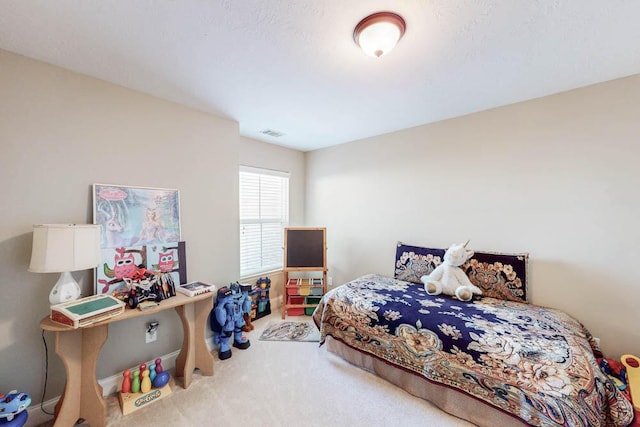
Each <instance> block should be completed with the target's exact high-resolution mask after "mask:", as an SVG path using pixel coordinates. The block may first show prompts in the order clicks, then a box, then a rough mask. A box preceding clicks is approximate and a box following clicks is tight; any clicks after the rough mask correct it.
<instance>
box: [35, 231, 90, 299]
mask: <svg viewBox="0 0 640 427" xmlns="http://www.w3.org/2000/svg"><path fill="white" fill-rule="evenodd" d="M98 264H100V225H91V224H39V225H34V226H33V249H32V251H31V264H30V265H29V271H31V272H33V273H61V274H60V278H59V279H58V282H57V283H56V284H55V286H54V287H53V289H51V292H50V293H49V303H51V305H54V304H59V303H62V302H67V301H72V300H75V299H78V298H79V297H80V286H79V285H78V282H76V280H75V279H74V278H73V276H72V275H71V272H72V271H78V270H86V269H89V268H94V267H97V266H98Z"/></svg>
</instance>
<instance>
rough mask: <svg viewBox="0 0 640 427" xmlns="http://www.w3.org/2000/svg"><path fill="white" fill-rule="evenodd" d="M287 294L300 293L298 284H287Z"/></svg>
mask: <svg viewBox="0 0 640 427" xmlns="http://www.w3.org/2000/svg"><path fill="white" fill-rule="evenodd" d="M287 295H300V286H291V287H289V286H287Z"/></svg>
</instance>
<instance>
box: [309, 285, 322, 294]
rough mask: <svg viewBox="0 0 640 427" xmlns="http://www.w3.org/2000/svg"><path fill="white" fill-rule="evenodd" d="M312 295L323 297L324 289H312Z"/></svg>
mask: <svg viewBox="0 0 640 427" xmlns="http://www.w3.org/2000/svg"><path fill="white" fill-rule="evenodd" d="M311 295H313V296H318V295H322V288H321V287H320V288H311Z"/></svg>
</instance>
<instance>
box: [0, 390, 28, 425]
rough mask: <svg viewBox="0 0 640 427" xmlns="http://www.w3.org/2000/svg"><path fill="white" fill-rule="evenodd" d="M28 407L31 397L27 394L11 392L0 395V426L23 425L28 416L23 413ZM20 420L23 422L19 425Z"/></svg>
mask: <svg viewBox="0 0 640 427" xmlns="http://www.w3.org/2000/svg"><path fill="white" fill-rule="evenodd" d="M29 405H31V396H29V394H28V393H24V392H18V391H17V390H12V391H10V392H9V393H7V394H0V425H16V426H22V425H24V423H25V422H26V421H27V417H28V416H29V415H28V413H26V412H25V411H26V409H27V408H28V407H29ZM23 412H24V414H23ZM21 420H24V422H22V424H19V422H20V421H21ZM12 421H13V422H12Z"/></svg>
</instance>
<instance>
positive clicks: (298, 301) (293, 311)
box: [287, 295, 304, 316]
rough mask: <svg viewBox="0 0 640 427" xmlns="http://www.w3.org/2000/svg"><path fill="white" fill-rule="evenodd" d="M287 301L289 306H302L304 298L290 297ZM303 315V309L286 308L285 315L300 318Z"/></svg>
mask: <svg viewBox="0 0 640 427" xmlns="http://www.w3.org/2000/svg"><path fill="white" fill-rule="evenodd" d="M288 300H289V304H304V297H302V296H298V295H291V296H289V298H288ZM303 314H304V308H303V307H300V308H298V307H294V308H288V309H287V315H288V316H302V315H303Z"/></svg>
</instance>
